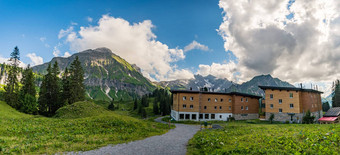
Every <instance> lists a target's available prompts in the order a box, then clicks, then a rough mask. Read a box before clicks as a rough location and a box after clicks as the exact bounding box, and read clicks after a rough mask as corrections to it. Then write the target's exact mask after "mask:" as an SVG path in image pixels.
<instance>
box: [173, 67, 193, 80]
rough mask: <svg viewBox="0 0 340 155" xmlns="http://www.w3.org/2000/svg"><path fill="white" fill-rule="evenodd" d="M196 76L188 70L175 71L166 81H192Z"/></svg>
mask: <svg viewBox="0 0 340 155" xmlns="http://www.w3.org/2000/svg"><path fill="white" fill-rule="evenodd" d="M192 78H194V74H193V73H192V72H191V71H190V70H188V69H174V71H171V73H169V76H168V77H167V79H166V80H177V79H192Z"/></svg>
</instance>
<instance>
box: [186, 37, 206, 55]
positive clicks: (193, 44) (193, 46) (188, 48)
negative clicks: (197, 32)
mask: <svg viewBox="0 0 340 155" xmlns="http://www.w3.org/2000/svg"><path fill="white" fill-rule="evenodd" d="M194 49H198V50H202V51H209V47H208V46H206V45H203V44H200V43H198V42H197V41H196V40H194V41H192V42H191V43H190V44H189V45H187V46H185V47H184V52H187V51H191V50H194Z"/></svg>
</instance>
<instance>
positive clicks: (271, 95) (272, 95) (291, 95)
mask: <svg viewBox="0 0 340 155" xmlns="http://www.w3.org/2000/svg"><path fill="white" fill-rule="evenodd" d="M269 96H270V99H273V98H274V94H270V95H269ZM289 98H293V93H289ZM281 102H282V99H281Z"/></svg>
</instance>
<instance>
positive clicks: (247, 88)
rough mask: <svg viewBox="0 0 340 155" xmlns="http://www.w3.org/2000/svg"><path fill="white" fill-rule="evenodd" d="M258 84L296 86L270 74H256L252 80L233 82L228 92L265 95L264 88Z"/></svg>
mask: <svg viewBox="0 0 340 155" xmlns="http://www.w3.org/2000/svg"><path fill="white" fill-rule="evenodd" d="M258 86H277V87H294V85H292V84H290V83H288V82H285V81H282V80H280V79H278V78H273V77H272V76H271V75H270V74H268V75H259V76H255V77H253V78H252V79H251V80H250V81H247V82H244V83H242V84H233V85H232V86H231V87H229V88H228V89H227V92H235V91H236V92H243V93H249V94H255V95H261V96H264V92H263V90H262V89H260V88H259V87H258Z"/></svg>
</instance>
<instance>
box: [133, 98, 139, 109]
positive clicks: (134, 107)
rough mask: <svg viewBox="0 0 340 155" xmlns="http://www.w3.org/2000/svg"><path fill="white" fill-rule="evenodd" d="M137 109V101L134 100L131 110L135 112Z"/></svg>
mask: <svg viewBox="0 0 340 155" xmlns="http://www.w3.org/2000/svg"><path fill="white" fill-rule="evenodd" d="M137 108H138V101H137V99H136V98H135V102H134V103H133V110H136V109H137Z"/></svg>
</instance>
